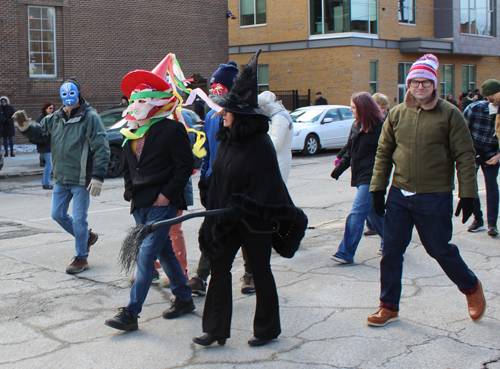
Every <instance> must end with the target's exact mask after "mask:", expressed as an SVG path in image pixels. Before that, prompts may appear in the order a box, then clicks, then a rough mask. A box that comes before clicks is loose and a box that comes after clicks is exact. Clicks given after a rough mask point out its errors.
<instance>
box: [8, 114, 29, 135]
mask: <svg viewBox="0 0 500 369" xmlns="http://www.w3.org/2000/svg"><path fill="white" fill-rule="evenodd" d="M12 118H13V119H14V120H15V122H16V123H17V127H18V128H19V130H20V131H21V132H24V131H27V130H28V128H29V126H30V121H31V118H28V114H26V112H25V111H24V110H18V111H16V112H15V113H14V114H13V115H12Z"/></svg>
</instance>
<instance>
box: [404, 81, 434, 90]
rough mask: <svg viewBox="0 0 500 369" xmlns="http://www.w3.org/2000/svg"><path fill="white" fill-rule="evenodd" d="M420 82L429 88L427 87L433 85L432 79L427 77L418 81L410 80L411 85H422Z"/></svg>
mask: <svg viewBox="0 0 500 369" xmlns="http://www.w3.org/2000/svg"><path fill="white" fill-rule="evenodd" d="M420 84H422V86H423V87H425V88H427V87H431V86H432V85H433V83H432V81H430V80H428V79H426V80H425V81H417V80H416V79H412V80H411V81H410V87H417V88H418V86H420Z"/></svg>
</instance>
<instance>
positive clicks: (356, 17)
mask: <svg viewBox="0 0 500 369" xmlns="http://www.w3.org/2000/svg"><path fill="white" fill-rule="evenodd" d="M351 4H352V5H351V14H352V15H351V30H352V31H353V32H363V33H368V32H369V29H368V20H369V19H370V9H369V6H368V0H356V2H354V1H353V2H352V3H351Z"/></svg>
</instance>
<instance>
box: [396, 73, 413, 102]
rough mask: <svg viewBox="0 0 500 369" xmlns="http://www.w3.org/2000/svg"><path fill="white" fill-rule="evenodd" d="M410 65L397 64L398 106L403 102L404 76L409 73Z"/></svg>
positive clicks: (404, 93)
mask: <svg viewBox="0 0 500 369" xmlns="http://www.w3.org/2000/svg"><path fill="white" fill-rule="evenodd" d="M412 65H413V64H412V63H398V104H399V103H402V102H403V101H405V96H406V91H407V90H408V89H407V88H406V76H408V73H410V68H411V66H412Z"/></svg>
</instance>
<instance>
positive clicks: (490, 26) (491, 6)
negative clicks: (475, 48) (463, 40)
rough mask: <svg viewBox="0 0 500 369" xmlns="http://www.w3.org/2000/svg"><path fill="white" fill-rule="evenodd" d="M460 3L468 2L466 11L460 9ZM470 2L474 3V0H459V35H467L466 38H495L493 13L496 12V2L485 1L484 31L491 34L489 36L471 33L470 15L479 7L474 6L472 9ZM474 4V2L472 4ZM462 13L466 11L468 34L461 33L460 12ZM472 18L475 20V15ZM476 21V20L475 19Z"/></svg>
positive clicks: (494, 17)
mask: <svg viewBox="0 0 500 369" xmlns="http://www.w3.org/2000/svg"><path fill="white" fill-rule="evenodd" d="M462 1H467V2H468V4H469V5H468V7H467V10H465V9H462ZM471 1H475V0H461V1H460V2H459V4H460V5H459V12H460V13H459V14H460V15H459V23H460V34H462V35H468V36H476V37H495V36H496V21H495V20H496V16H495V14H496V13H495V12H496V1H495V0H493V1H491V0H487V1H486V13H487V17H486V21H487V26H486V29H487V30H489V31H490V32H491V34H489V33H488V34H486V35H480V34H478V33H471V27H472V24H471V23H472V22H471V13H472V12H474V13H475V12H476V10H477V9H479V7H476V6H475V5H474V6H473V7H471ZM474 4H475V2H474ZM463 11H467V19H468V22H467V23H468V26H469V31H468V32H462V12H463ZM474 18H476V15H474ZM476 19H477V18H476Z"/></svg>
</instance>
